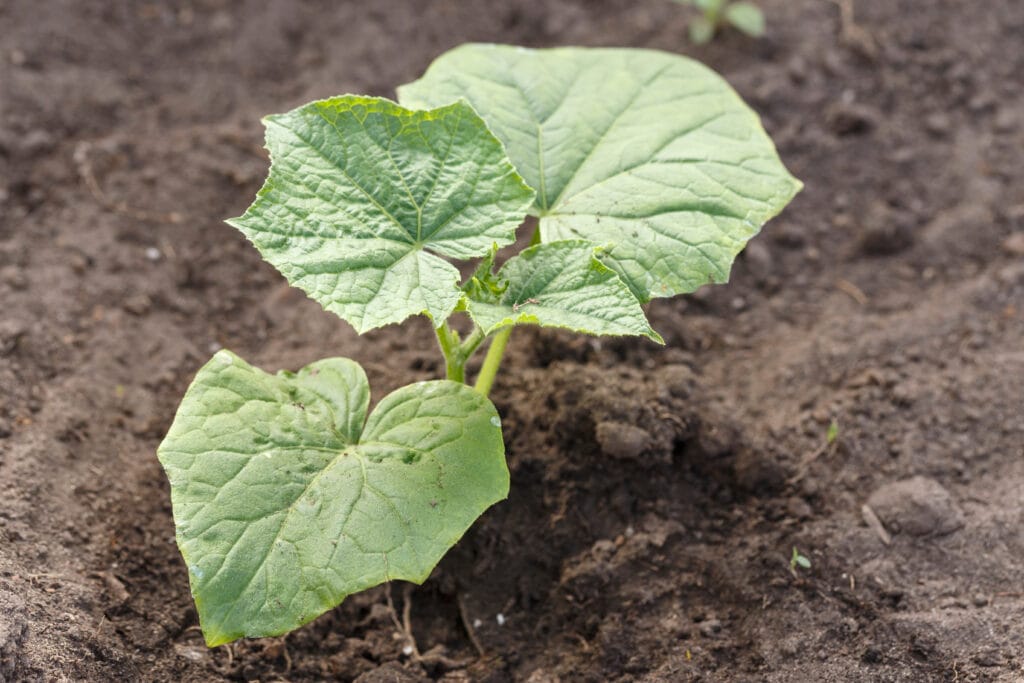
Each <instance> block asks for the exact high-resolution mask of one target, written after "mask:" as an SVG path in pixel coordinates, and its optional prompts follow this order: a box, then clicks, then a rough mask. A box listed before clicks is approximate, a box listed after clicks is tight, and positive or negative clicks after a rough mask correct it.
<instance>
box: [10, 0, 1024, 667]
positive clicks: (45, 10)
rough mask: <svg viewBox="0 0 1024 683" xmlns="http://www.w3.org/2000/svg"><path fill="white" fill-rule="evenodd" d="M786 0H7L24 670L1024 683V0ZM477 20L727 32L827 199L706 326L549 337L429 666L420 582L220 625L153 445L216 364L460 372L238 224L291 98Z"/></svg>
mask: <svg viewBox="0 0 1024 683" xmlns="http://www.w3.org/2000/svg"><path fill="white" fill-rule="evenodd" d="M763 5H764V7H765V8H766V10H767V14H768V17H769V22H770V33H771V35H770V36H769V37H768V38H766V39H764V40H761V41H756V42H754V41H750V40H747V39H744V38H741V37H740V36H737V35H734V34H725V35H723V36H721V37H720V39H719V40H717V41H716V42H714V43H713V44H712V45H710V46H709V47H707V48H703V49H695V48H693V47H691V46H689V45H687V43H686V41H685V35H686V30H685V25H686V18H687V16H688V13H687V10H686V9H685V8H683V7H680V6H679V5H676V4H674V3H671V2H667V1H666V0H562V1H560V2H549V3H548V2H539V1H538V0H504V1H503V2H486V3H485V2H470V1H466V2H456V1H455V0H437V1H436V2H433V3H426V2H423V1H422V0H408V1H406V2H399V1H398V0H376V1H375V2H358V3H357V2H345V3H332V2H303V3H297V2H296V3H292V2H285V1H277V2H244V3H243V2H237V3H236V2H229V1H228V0H191V1H190V0H174V1H173V2H170V1H169V2H135V1H130V0H119V1H111V2H94V3H87V2H75V1H73V0H65V1H63V2H62V1H58V0H46V1H42V0H24V1H11V0H0V27H2V30H0V681H59V680H60V681H63V680H74V681H218V680H237V681H242V680H249V681H251V680H260V681H284V680H286V681H320V680H342V681H349V680H353V679H356V678H358V679H359V680H360V681H362V682H363V683H368V682H373V681H378V682H379V681H421V680H425V679H443V680H446V681H465V680H474V681H475V680H481V681H483V680H486V681H512V680H523V681H531V682H532V683H545V682H551V681H696V680H703V681H1020V680H1024V244H1022V243H1024V156H1022V152H1024V3H1021V2H1020V0H989V1H988V2H986V3H973V2H963V1H962V0H933V1H930V2H925V1H924V0H918V1H917V2H910V1H909V0H908V1H904V2H893V1H892V0H856V1H855V0H837V1H836V2H825V1H823V0H765V2H764V3H763ZM844 7H845V8H847V9H849V8H851V7H852V8H853V9H854V10H855V12H854V15H853V17H852V21H851V18H850V16H849V15H845V19H844V12H843V8H844ZM467 40H487V41H500V42H508V43H521V44H526V45H556V44H593V45H633V46H649V47H656V48H661V49H665V50H673V51H683V52H687V53H689V54H691V55H694V56H696V57H697V58H699V59H701V60H703V61H706V62H707V63H709V64H710V65H711V66H713V67H715V68H717V69H719V70H720V71H722V72H723V73H724V74H725V75H726V77H727V78H728V79H729V80H730V81H731V82H732V83H733V84H734V85H735V86H736V87H737V88H738V89H739V90H740V91H741V92H742V94H743V95H744V96H745V97H746V98H748V100H749V101H750V102H751V103H752V104H753V105H754V107H755V108H756V109H758V110H759V111H760V112H761V113H762V114H763V116H764V118H765V122H766V125H767V127H768V129H769V130H770V132H771V133H772V134H773V136H774V137H775V139H776V140H777V142H778V143H779V147H780V150H781V153H782V155H783V157H784V159H785V160H786V161H787V163H788V164H789V166H790V168H791V169H792V170H793V172H794V173H795V174H796V175H797V176H798V177H800V178H802V179H803V180H804V181H805V182H806V185H807V189H806V190H805V191H804V192H803V194H801V195H800V196H799V197H798V198H797V200H796V201H795V202H794V203H793V205H792V206H791V207H790V208H789V209H788V210H787V211H786V212H785V214H784V215H783V216H781V217H780V218H779V219H777V220H776V221H774V222H773V223H771V224H770V225H769V226H768V227H767V228H766V230H765V232H764V234H763V235H762V236H761V237H760V238H758V239H757V240H755V241H754V243H753V244H752V246H751V247H750V249H749V250H748V251H747V252H746V253H745V255H744V257H742V258H741V260H740V262H739V263H738V264H737V267H736V269H735V272H734V277H733V281H732V283H731V284H730V285H728V286H723V287H717V288H714V289H711V290H706V291H701V292H698V293H697V294H695V295H693V296H689V297H685V298H681V299H677V300H675V301H663V302H658V303H656V304H654V305H653V306H652V308H651V313H652V316H653V319H654V321H655V327H656V328H657V329H659V330H660V331H661V332H662V334H663V335H664V336H665V338H666V339H667V341H668V346H667V348H665V349H661V348H658V347H655V346H654V345H653V344H649V343H639V342H634V341H612V342H608V341H604V340H602V341H597V340H592V339H585V338H575V337H571V336H569V335H562V334H556V333H549V332H538V331H525V332H522V333H520V332H517V334H516V335H515V337H514V339H513V344H512V351H511V353H510V355H509V357H508V358H507V360H506V366H505V370H506V372H505V374H504V375H503V376H502V377H501V379H500V383H499V386H498V388H497V390H496V392H495V394H494V398H495V401H496V403H497V405H498V407H499V409H500V410H501V412H502V414H503V416H504V423H505V425H506V437H507V442H508V446H509V461H510V465H511V468H512V471H513V486H512V495H511V497H510V498H509V500H508V501H507V502H505V503H502V504H500V505H498V506H496V507H495V508H494V509H493V510H492V511H490V512H489V513H488V514H487V515H486V516H485V517H484V519H482V520H481V522H480V523H479V524H477V525H476V526H475V527H474V529H473V530H472V531H471V532H470V533H469V534H467V536H466V537H465V538H464V540H463V541H462V542H461V543H460V544H459V545H458V546H457V548H456V549H455V550H454V551H453V552H452V553H451V554H450V555H449V556H448V557H447V558H446V559H445V560H444V561H443V562H442V564H441V566H440V567H439V568H438V570H437V571H436V572H435V574H434V576H433V577H432V578H431V579H430V580H429V581H428V582H427V583H426V584H425V585H424V586H422V587H417V588H415V590H407V589H406V588H407V587H406V586H403V585H396V586H393V587H392V588H391V589H390V593H391V596H392V600H393V603H394V605H395V610H396V611H397V614H398V616H399V621H400V620H401V613H402V612H403V610H404V608H406V607H408V608H409V610H408V612H409V614H410V618H411V626H412V632H413V633H414V635H415V639H416V643H417V645H418V647H419V650H420V651H421V652H422V653H424V657H423V658H422V660H421V661H416V660H415V658H414V657H411V656H409V655H407V654H404V652H403V651H404V650H405V649H406V646H407V645H408V642H407V640H406V638H405V636H404V635H403V634H402V633H401V630H400V629H399V628H398V627H397V626H396V624H395V621H394V619H393V618H392V616H393V613H392V612H391V611H390V610H389V608H388V606H387V605H388V601H387V599H388V593H389V590H388V589H385V588H380V589H376V590H372V591H369V592H368V593H365V594H363V595H360V596H356V597H354V598H351V599H350V600H349V601H347V602H346V603H345V604H343V605H342V606H341V607H340V608H338V609H337V610H335V611H334V612H332V613H330V614H328V615H325V616H324V617H322V618H320V619H318V620H317V621H315V622H314V623H312V624H311V625H309V626H307V627H305V628H303V629H301V630H299V631H298V632H296V633H294V634H291V635H289V636H288V637H286V638H279V639H269V640H259V641H245V642H239V643H236V644H234V645H231V646H227V647H222V648H219V649H216V650H213V651H210V650H207V649H206V648H205V647H204V646H203V645H202V641H201V638H200V634H199V632H198V630H197V627H196V616H195V613H194V611H193V608H192V605H191V601H190V597H189V592H188V586H187V580H186V574H185V569H184V566H183V564H182V562H181V560H180V558H179V556H178V553H177V550H176V548H175V546H174V543H173V539H172V536H173V527H172V522H171V515H170V505H169V500H168V491H167V484H166V482H165V480H164V477H163V474H162V472H161V469H160V467H159V465H158V463H157V461H156V457H155V454H154V451H155V448H156V446H157V444H158V443H159V441H160V439H161V437H162V435H163V433H164V431H165V430H166V428H167V427H168V425H169V423H170V420H171V417H172V415H173V412H174V409H175V407H176V404H177V401H178V400H179V399H180V397H181V395H182V393H183V391H184V388H185V387H186V385H187V383H188V381H189V380H190V378H191V376H192V375H193V373H194V372H195V370H196V369H197V368H198V367H199V365H200V364H202V363H203V362H204V361H205V360H206V359H207V358H208V357H209V356H210V354H211V352H212V351H213V350H215V349H217V348H219V347H220V346H226V347H229V348H231V349H234V350H236V351H237V352H239V353H241V354H242V355H243V356H245V357H246V358H247V359H249V360H250V361H252V362H255V363H257V364H259V365H261V366H263V367H265V368H267V369H276V368H280V367H289V368H295V367H297V366H300V365H302V364H304V363H306V362H309V361H312V360H314V359H316V358H319V357H322V356H325V355H338V354H340V355H346V356H351V357H353V358H356V359H358V360H359V361H360V362H362V363H363V364H364V365H365V366H366V367H367V369H368V372H369V374H370V378H371V381H372V383H373V386H374V389H375V395H376V396H378V397H379V396H382V395H383V394H384V393H385V392H386V391H388V390H389V389H391V388H393V387H395V386H397V385H399V384H403V383H406V382H408V381H410V380H411V379H425V378H429V377H435V376H437V375H438V373H439V371H440V367H439V364H438V361H437V357H436V352H435V350H434V349H433V346H432V342H431V341H430V337H429V333H428V330H427V328H426V327H425V326H424V325H419V326H418V327H417V328H416V329H415V330H414V331H416V332H418V333H422V334H409V333H407V332H406V331H398V330H395V329H387V330H383V331H380V332H377V333H374V334H370V335H368V336H366V337H364V338H359V337H357V336H356V335H355V334H354V333H353V332H352V330H351V329H350V328H348V327H347V326H346V325H345V324H344V323H342V322H341V321H339V320H337V319H335V318H333V317H332V316H331V315H329V314H327V313H324V312H323V311H322V310H321V309H319V307H318V306H316V305H315V304H313V303H311V302H310V301H308V300H307V299H305V298H304V297H303V296H302V295H301V294H299V293H297V292H296V291H294V290H289V289H288V288H287V287H286V286H285V285H283V284H282V280H281V279H280V277H279V276H278V275H277V274H276V273H275V272H274V271H273V270H272V269H271V268H270V267H268V266H266V265H264V264H263V263H261V262H260V260H259V258H258V256H257V254H256V252H255V250H253V249H252V248H251V247H250V246H249V245H248V244H247V243H246V242H245V241H244V240H243V238H242V237H241V235H239V234H238V233H236V232H235V231H233V230H232V229H231V228H229V227H228V226H226V225H224V224H223V223H221V219H222V218H223V217H226V216H232V215H237V214H238V213H239V212H240V211H241V210H242V209H243V208H244V207H245V206H246V205H247V204H248V203H249V201H250V199H251V198H252V196H253V194H254V192H255V190H256V189H257V187H258V186H259V183H260V181H261V180H262V177H263V175H264V173H265V170H266V159H265V156H264V154H263V152H262V149H261V140H262V130H261V128H260V125H259V117H260V116H261V115H264V114H266V113H270V112H277V111H283V110H285V109H288V108H291V107H293V106H295V105H298V104H300V103H302V102H304V101H306V100H309V99H313V98H318V97H323V96H327V95H332V94H337V93H343V92H359V93H372V94H382V95H392V94H393V90H394V87H395V86H396V85H398V84H400V83H403V82H406V81H409V80H411V79H413V78H415V77H416V76H417V75H419V74H420V73H421V71H422V70H423V69H424V67H425V66H426V65H427V63H428V62H429V61H430V60H431V59H432V58H433V57H435V56H436V55H437V54H439V53H440V52H442V51H444V50H445V49H447V48H449V47H452V46H454V45H456V44H458V43H460V42H464V41H467ZM833 420H834V421H835V422H836V423H837V424H838V438H837V439H836V440H835V442H834V443H832V444H828V443H827V439H826V434H827V432H828V428H829V425H830V423H831V422H832V421H833ZM794 547H796V548H798V549H799V551H800V552H801V553H802V554H804V555H805V556H807V557H808V558H810V560H811V563H812V567H811V569H809V570H803V569H799V570H797V571H795V572H791V570H790V557H791V553H792V549H793V548H794ZM499 615H500V616H499ZM471 633H472V638H471V637H470V634H471ZM473 638H475V640H476V643H477V644H478V645H479V647H480V648H481V649H482V651H483V654H482V656H481V654H480V653H479V652H478V651H477V648H476V647H475V645H474V642H473Z"/></svg>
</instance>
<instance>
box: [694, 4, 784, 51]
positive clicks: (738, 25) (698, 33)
mask: <svg viewBox="0 0 1024 683" xmlns="http://www.w3.org/2000/svg"><path fill="white" fill-rule="evenodd" d="M675 2H678V3H679V4H681V5H692V6H694V7H696V8H697V9H698V10H700V12H701V14H700V16H698V17H695V18H694V19H693V21H691V22H690V27H689V31H690V40H692V41H693V42H694V43H696V44H697V45H703V44H704V43H707V42H709V41H710V40H711V39H712V38H714V37H715V33H717V32H718V29H720V28H721V27H723V26H732V27H733V28H735V29H737V30H738V31H741V32H742V33H746V34H747V35H748V36H751V37H753V38H760V37H761V36H763V35H764V28H765V26H764V13H763V12H762V11H761V9H760V8H759V7H758V6H757V5H755V4H754V3H752V2H745V1H744V0H740V1H739V2H731V1H730V0H675Z"/></svg>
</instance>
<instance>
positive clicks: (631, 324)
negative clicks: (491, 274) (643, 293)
mask: <svg viewBox="0 0 1024 683" xmlns="http://www.w3.org/2000/svg"><path fill="white" fill-rule="evenodd" d="M596 251H597V250H596V249H595V247H594V245H593V244H591V243H590V242H584V241H582V240H567V241H563V242H551V243H549V244H538V245H537V246H534V247H530V248H529V249H526V250H525V251H523V252H522V253H521V254H519V255H517V256H513V257H512V258H510V259H509V260H508V262H507V263H505V265H504V266H502V268H501V270H500V271H499V272H498V276H497V277H498V280H499V281H500V282H502V283H503V284H504V285H506V287H505V289H504V290H503V292H502V294H501V295H500V297H497V300H492V299H494V297H486V296H478V297H475V298H474V297H473V296H469V297H467V298H468V301H467V303H466V309H467V310H468V311H469V314H470V316H472V317H473V320H475V321H476V323H477V324H478V325H480V327H482V328H483V329H484V332H486V333H488V334H490V333H491V332H493V331H495V330H497V329H500V328H502V327H505V326H507V325H520V324H535V325H540V326H542V327H562V328H565V329H568V330H573V331H575V332H583V333H586V334H594V335H643V336H645V337H649V338H650V339H652V340H654V341H656V342H658V343H659V344H660V343H662V339H661V336H659V335H658V333H657V332H655V331H654V330H652V329H651V326H650V324H649V323H648V322H647V317H646V316H645V315H644V311H643V309H642V308H641V307H640V302H639V301H637V300H636V297H635V296H633V293H632V292H630V291H629V288H628V287H626V285H624V284H623V283H622V281H621V280H620V279H619V277H618V276H617V275H616V274H615V272H614V271H612V270H611V269H610V268H608V267H607V266H605V265H604V264H602V263H601V261H599V260H598V258H597V256H596V253H595V252H596Z"/></svg>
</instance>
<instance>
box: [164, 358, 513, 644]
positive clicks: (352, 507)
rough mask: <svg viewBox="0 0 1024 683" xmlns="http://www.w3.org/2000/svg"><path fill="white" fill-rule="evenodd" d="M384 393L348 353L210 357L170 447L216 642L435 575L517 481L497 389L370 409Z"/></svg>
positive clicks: (395, 397)
mask: <svg viewBox="0 0 1024 683" xmlns="http://www.w3.org/2000/svg"><path fill="white" fill-rule="evenodd" d="M369 396H370V392H369V387H368V385H367V382H366V376H365V374H364V373H363V370H362V368H360V367H359V365H358V364H356V363H355V362H353V361H350V360H347V359H344V358H331V359H327V360H322V361H318V362H316V363H313V364H312V365H310V366H308V367H306V368H304V369H302V370H300V371H299V372H298V373H289V372H281V373H279V374H277V375H269V374H267V373H265V372H263V371H261V370H259V369H257V368H254V367H252V366H251V365H249V364H247V363H246V362H245V361H243V360H242V359H241V358H239V357H238V356H235V355H234V354H232V353H231V352H229V351H220V352H218V353H217V355H215V356H214V357H213V359H212V360H211V361H210V362H209V363H207V364H206V365H205V366H204V367H203V368H202V369H201V370H200V371H199V374H198V375H197V376H196V379H195V381H194V382H193V383H192V386H191V387H190V388H189V390H188V393H187V394H186V395H185V398H184V400H183V401H182V404H181V407H180V409H179V410H178V414H177V417H176V418H175V420H174V424H173V425H172V426H171V429H170V432H169V433H168V434H167V438H166V439H165V440H164V442H163V443H162V444H161V446H160V449H159V457H160V462H161V463H162V464H163V466H164V468H165V470H166V471H167V476H168V478H169V479H170V482H171V501H172V503H173V507H174V520H175V523H176V525H177V539H178V545H179V547H180V548H181V553H182V555H183V556H184V558H185V562H186V563H187V564H188V570H189V580H190V582H191V584H192V594H193V596H194V598H195V603H196V607H197V609H198V610H199V620H200V624H201V626H202V628H203V634H204V635H205V637H206V642H207V644H209V645H210V646H211V647H212V646H214V645H220V644H223V643H227V642H230V641H232V640H235V639H236V638H240V637H242V636H271V635H279V634H282V633H286V632H288V631H290V630H292V629H294V628H297V627H298V626H301V625H302V624H304V623H306V622H308V621H310V620H312V619H313V618H315V617H316V616H318V615H319V614H321V613H323V612H324V611H326V610H328V609H330V608H332V607H334V606H335V605H337V604H338V603H340V602H341V601H342V600H343V599H344V598H345V597H346V596H348V595H350V594H352V593H355V592H357V591H361V590H364V589H366V588H370V587H371V586H375V585H377V584H380V583H383V582H385V581H391V580H394V579H402V580H406V581H414V582H417V583H420V582H422V581H424V580H425V579H426V578H427V576H429V574H430V571H431V570H432V569H433V567H434V565H436V564H437V562H438V561H439V560H440V559H441V557H442V555H444V553H445V551H447V550H448V549H449V548H450V547H451V546H452V545H454V544H455V542H456V541H458V540H459V538H460V537H461V536H462V534H463V533H465V531H466V529H467V528H468V527H469V526H470V524H472V523H473V521H474V520H475V519H476V518H477V517H478V516H479V515H480V514H481V513H483V511H484V510H486V509H487V508H488V507H490V506H491V505H492V504H494V503H495V502H497V501H499V500H502V499H504V498H505V497H506V495H507V494H508V485H509V474H508V469H507V467H506V465H505V455H504V446H503V443H502V438H501V423H500V421H499V419H498V414H497V412H496V411H495V409H494V406H493V405H492V404H491V402H490V401H488V400H487V399H486V398H485V397H484V396H482V395H481V394H479V393H477V392H476V391H474V390H473V389H471V388H469V387H467V386H465V385H463V384H458V383H455V382H449V381H435V382H420V383H418V384H412V385H409V386H406V387H403V388H401V389H398V390H397V391H395V392H393V393H391V394H389V395H388V396H386V397H385V398H384V399H383V400H381V402H380V403H379V404H378V405H377V407H376V408H375V409H374V411H373V413H372V414H371V415H370V417H369V419H368V420H367V419H366V412H367V407H368V405H369ZM364 421H365V426H364Z"/></svg>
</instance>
